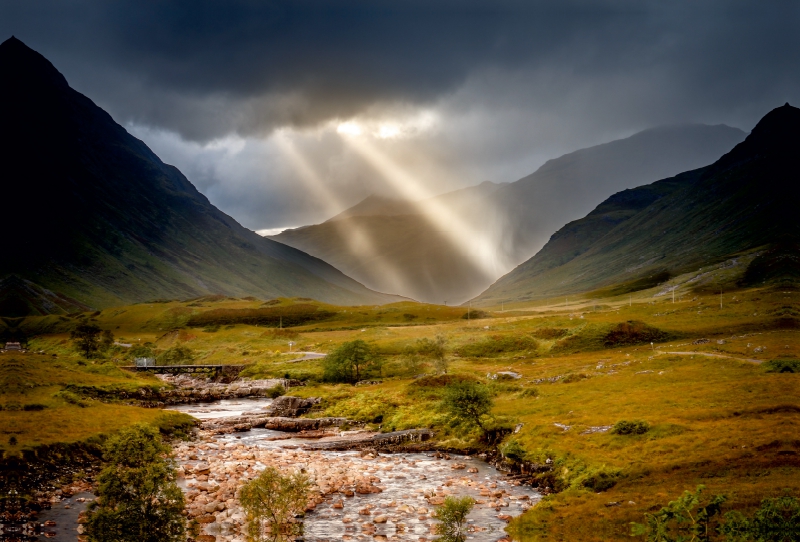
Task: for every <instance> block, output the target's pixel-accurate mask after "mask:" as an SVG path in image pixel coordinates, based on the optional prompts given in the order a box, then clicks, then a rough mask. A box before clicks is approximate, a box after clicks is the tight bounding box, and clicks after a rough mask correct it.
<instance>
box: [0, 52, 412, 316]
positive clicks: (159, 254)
mask: <svg viewBox="0 0 800 542" xmlns="http://www.w3.org/2000/svg"><path fill="white" fill-rule="evenodd" d="M0 73H2V74H3V84H2V85H0V160H1V161H2V164H3V175H2V193H3V210H2V212H0V227H2V231H3V232H4V233H5V236H4V238H5V243H4V247H3V253H4V254H3V257H2V258H0V300H5V303H4V306H3V310H4V311H9V314H4V316H15V315H20V314H29V313H36V312H41V313H47V312H60V311H63V310H68V308H69V306H73V307H74V306H92V307H107V306H111V305H115V304H124V303H133V302H140V301H145V300H149V299H154V298H190V297H194V296H201V295H206V294H211V293H214V294H223V295H230V296H256V297H261V298H272V297H277V296H289V297H290V296H304V297H312V298H315V299H318V300H320V301H326V302H330V303H338V304H362V303H369V304H375V303H384V302H389V301H394V300H397V298H396V297H395V296H390V295H385V294H381V293H378V292H375V291H372V290H369V289H368V288H366V287H364V286H363V285H362V284H360V283H358V282H356V281H355V280H353V279H351V278H349V277H347V276H346V275H344V274H342V273H341V272H340V271H338V270H337V269H335V268H334V267H332V266H330V265H329V264H327V263H325V262H323V261H322V260H319V259H318V258H315V257H312V256H309V255H308V254H305V253H304V252H301V251H299V250H297V249H294V248H291V247H288V246H285V245H282V244H280V243H277V242H275V241H272V240H270V239H264V238H262V237H261V236H259V235H257V234H255V233H254V232H252V231H250V230H247V229H245V228H244V227H242V226H241V225H239V224H238V223H237V222H236V221H235V220H234V219H232V218H231V217H229V216H227V215H226V214H224V213H222V212H221V211H219V210H218V209H217V208H216V207H214V206H213V205H211V203H210V202H209V201H208V199H207V198H206V197H205V196H203V195H202V194H200V193H199V192H198V191H197V190H196V189H195V187H194V186H192V184H191V183H190V182H189V181H188V180H187V179H186V177H184V176H183V175H182V174H181V172H180V171H178V170H177V169H176V168H175V167H173V166H170V165H167V164H164V163H163V162H162V161H161V160H160V159H159V158H158V157H157V156H156V155H155V154H154V153H153V152H152V151H151V150H150V149H149V148H148V147H147V146H146V145H145V144H144V143H143V142H142V141H140V140H138V139H136V138H135V137H133V136H131V135H130V134H129V133H128V132H126V131H125V129H124V128H123V127H122V126H120V125H119V124H117V123H116V122H114V120H113V119H112V118H111V117H110V116H109V115H108V114H107V113H106V112H105V111H103V110H102V109H100V108H99V107H98V106H96V105H95V104H94V103H93V102H92V101H91V100H90V99H89V98H87V97H86V96H84V95H82V94H80V93H79V92H77V91H75V90H73V89H72V88H70V87H69V85H68V84H67V81H66V79H65V78H64V77H63V76H62V75H61V74H60V73H59V72H58V71H57V70H56V69H55V68H54V67H53V66H52V64H50V62H48V61H47V60H46V59H45V58H44V57H42V56H41V55H40V54H38V53H36V52H35V51H33V50H31V49H30V48H28V47H27V46H26V45H24V44H23V43H22V42H21V41H19V40H17V39H15V38H10V39H8V40H7V41H5V42H3V43H2V44H0ZM45 290H46V292H45V293H43V291H45ZM34 292H35V293H34Z"/></svg>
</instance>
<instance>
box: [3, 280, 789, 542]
mask: <svg viewBox="0 0 800 542" xmlns="http://www.w3.org/2000/svg"><path fill="white" fill-rule="evenodd" d="M657 290H658V288H655V289H652V290H650V291H644V292H638V293H635V294H631V295H627V294H626V295H624V296H618V297H612V298H602V299H597V298H590V297H588V296H587V297H581V298H578V297H575V298H570V299H567V300H551V301H550V302H549V303H545V302H537V303H535V304H528V305H523V304H519V305H514V306H512V307H507V306H506V307H504V308H505V309H506V310H504V311H499V310H496V311H495V312H491V313H490V314H491V315H492V317H491V318H484V319H479V320H470V321H465V320H463V319H462V318H461V317H462V316H463V313H464V312H465V310H464V309H463V308H454V307H439V306H434V305H424V304H415V303H402V304H396V305H389V306H385V307H374V306H370V307H333V306H329V305H320V306H321V307H323V308H324V310H326V311H329V312H331V313H333V316H331V317H329V318H327V319H326V320H324V321H315V322H311V323H309V324H308V325H305V326H298V327H294V328H292V329H291V330H289V331H280V330H278V331H276V330H275V329H274V328H264V327H263V326H254V325H220V326H210V327H209V326H207V327H205V328H196V327H187V326H186V322H187V321H188V318H189V317H190V316H191V315H192V314H195V313H196V312H198V311H204V310H207V309H210V308H212V307H213V308H243V309H253V308H257V307H259V306H262V305H263V302H261V301H257V300H231V299H221V300H212V301H194V302H180V303H179V302H170V303H153V304H141V305H134V306H131V307H121V308H118V309H109V310H105V311H102V312H100V313H99V314H95V315H93V316H89V317H90V318H94V320H95V321H96V322H97V323H98V325H100V326H101V327H103V328H105V329H111V330H112V331H113V332H114V333H115V334H116V335H117V336H118V337H121V339H120V340H122V341H123V342H128V343H135V344H138V343H145V342H151V343H153V344H154V345H155V346H156V347H157V348H168V347H169V346H172V345H175V344H183V345H185V346H188V347H189V348H191V349H192V350H193V351H194V352H195V362H198V363H233V364H241V363H248V364H251V366H250V367H249V368H248V370H247V373H245V374H246V375H249V376H251V377H262V376H284V375H286V374H289V375H291V376H293V377H301V378H304V379H306V380H307V385H306V386H305V387H301V388H295V389H293V390H292V391H291V393H293V394H297V395H304V396H312V395H316V396H321V397H323V398H324V402H323V411H322V412H321V413H320V414H327V415H337V416H347V417H350V418H353V419H357V420H360V421H364V422H367V423H369V424H371V425H372V426H373V427H375V428H378V427H380V428H381V430H384V431H386V430H393V429H405V428H410V427H420V426H428V427H433V428H434V429H436V430H437V431H438V435H439V438H440V439H441V441H442V444H443V445H446V446H449V447H456V448H457V447H461V448H467V447H472V446H475V445H476V443H477V437H478V433H477V432H476V431H474V430H468V429H467V428H464V427H453V426H451V425H450V424H449V422H448V420H447V417H446V415H445V414H444V413H443V412H441V409H440V397H441V391H442V389H441V388H440V387H436V386H419V385H417V384H415V380H414V379H413V378H412V377H411V376H412V375H411V374H410V372H409V365H408V364H407V363H406V361H405V359H404V356H403V352H404V350H405V349H406V348H407V347H409V346H412V347H413V345H414V344H415V342H416V341H417V340H418V339H421V338H433V337H434V336H435V335H437V334H443V335H445V336H446V337H447V338H448V341H449V348H450V351H451V357H450V360H451V362H450V369H449V370H450V372H451V373H456V374H464V375H470V376H472V377H474V378H476V379H478V380H482V381H486V375H487V373H495V372H497V371H504V370H510V371H515V372H517V373H519V374H521V375H522V378H521V379H520V380H515V381H510V382H509V381H507V382H497V381H490V382H489V384H490V385H491V387H492V389H493V390H494V393H495V407H494V410H493V415H494V416H495V417H496V419H498V420H500V421H501V422H502V423H506V424H516V423H522V424H523V426H522V429H521V431H520V432H519V433H518V434H516V435H513V440H514V441H515V448H514V449H515V451H516V452H515V453H517V454H518V453H519V449H520V448H521V449H522V450H523V453H524V456H525V458H526V459H528V460H532V461H544V460H545V459H547V458H550V459H552V460H553V461H554V462H555V465H556V469H555V471H554V477H553V479H552V480H551V482H552V483H553V484H555V485H557V486H558V489H561V491H560V492H558V493H555V494H553V495H550V496H548V497H547V498H546V499H545V500H544V501H543V502H542V503H541V504H540V505H538V506H537V507H535V508H534V509H532V510H531V511H530V512H528V513H527V514H525V515H524V516H523V517H522V518H520V519H518V520H516V521H514V522H513V523H512V530H514V532H516V533H517V536H518V538H520V539H523V540H537V539H539V538H548V539H578V538H579V539H582V540H609V539H616V538H618V539H620V540H622V539H627V538H628V533H629V529H628V523H629V522H630V521H641V519H642V516H643V514H644V513H645V512H647V511H648V510H652V509H654V508H655V507H660V506H661V505H663V504H665V503H666V502H667V501H669V500H671V499H673V498H674V497H676V496H678V495H679V494H680V493H681V492H682V491H683V490H685V489H694V487H696V486H697V485H698V484H705V485H706V486H707V487H708V492H710V493H725V494H727V495H728V497H729V499H730V500H729V503H728V504H727V505H726V506H727V507H728V508H741V509H751V508H753V507H755V506H757V504H758V502H759V501H760V500H761V499H762V498H764V497H768V496H776V495H779V494H782V493H783V492H784V491H788V492H789V493H790V494H793V495H798V494H800V440H799V439H798V437H797V435H798V434H800V414H799V413H800V400H798V394H799V392H800V375H798V374H796V373H774V372H773V373H770V372H767V371H766V370H765V369H766V368H765V367H762V366H761V365H759V364H758V363H754V362H753V361H748V360H757V361H758V360H760V361H767V360H771V359H775V358H785V359H790V358H800V340H798V338H800V335H799V334H798V330H797V329H796V328H795V327H793V326H795V325H796V319H795V318H794V316H793V315H796V313H797V307H798V300H797V296H798V293H797V292H795V291H788V292H787V291H783V290H776V289H771V290H770V289H751V290H737V291H730V292H727V293H723V295H722V307H721V308H720V296H719V294H702V293H697V292H690V291H688V290H681V291H679V292H678V293H677V295H676V299H675V303H673V302H672V297H671V293H667V294H664V295H660V296H659V295H657V294H658V293H659V292H658V291H657ZM295 302H302V303H309V301H308V300H300V301H293V300H278V302H277V303H278V304H287V305H290V304H292V303H295ZM269 306H275V303H274V302H273V303H271V304H270V305H269ZM499 308H500V307H495V309H499ZM47 318H49V319H51V320H52V319H53V318H54V317H47ZM77 319H78V317H77V316H76V317H73V318H68V319H59V320H58V322H56V323H55V324H48V325H50V326H51V327H50V328H49V330H44V329H42V328H44V327H47V326H46V325H45V324H46V322H44V321H45V320H47V319H41V321H38V322H37V321H35V319H33V320H31V321H28V322H27V323H26V324H25V325H26V326H27V328H28V329H32V330H33V329H37V328H38V329H41V330H42V331H45V332H43V333H40V334H39V335H38V336H37V337H36V338H35V339H33V340H32V341H31V348H32V349H34V350H38V349H42V350H44V351H46V352H47V354H52V353H57V354H59V357H58V358H57V361H56V359H54V358H52V357H45V356H39V357H36V356H32V355H27V357H22V358H20V359H24V360H25V361H24V363H25V367H26V368H27V369H26V371H28V372H25V373H24V374H25V376H24V381H25V382H26V383H27V382H29V381H31V379H32V378H44V376H43V375H44V374H46V375H47V378H53V379H55V380H57V381H58V383H50V384H47V385H40V386H37V387H36V388H33V389H31V390H30V391H29V392H26V393H28V394H29V395H27V396H26V397H25V398H24V399H21V398H19V397H20V396H17V398H15V399H13V401H16V402H18V403H23V402H25V401H28V402H46V401H50V402H51V403H52V407H51V408H47V409H45V410H42V411H36V412H25V411H13V412H10V411H5V410H4V411H3V412H0V415H2V416H4V420H12V419H13V420H14V423H15V424H17V427H23V426H24V427H27V428H29V431H30V433H24V432H23V433H20V434H21V435H25V434H27V435H29V436H27V437H25V438H26V439H27V440H28V442H43V441H45V440H47V439H59V438H75V436H76V435H78V434H81V435H83V434H88V433H91V432H92V431H104V430H108V429H110V428H111V427H112V426H113V425H114V424H121V423H123V422H124V423H127V419H126V418H124V416H123V413H128V414H126V415H127V416H129V417H130V419H131V420H132V419H133V418H136V417H137V416H141V417H146V416H157V415H158V414H159V413H158V412H157V411H141V410H140V409H134V408H133V407H122V406H116V405H103V404H99V403H98V404H95V403H92V404H91V405H90V406H89V407H85V408H82V407H80V406H75V405H72V404H68V403H64V402H59V401H61V399H56V398H54V396H55V395H56V394H57V390H58V389H59V388H58V386H64V383H66V382H68V381H71V380H75V381H80V382H83V383H86V382H94V383H97V384H98V385H110V384H111V382H110V381H108V380H107V379H114V382H115V384H114V385H122V384H121V382H127V383H129V384H130V385H148V384H149V383H151V381H149V380H148V379H144V378H140V377H138V376H137V377H129V378H127V379H126V377H124V376H119V375H117V374H114V375H111V376H108V375H104V374H99V373H102V372H103V371H108V372H113V370H114V369H113V367H111V368H109V366H107V365H106V366H102V367H105V369H97V368H95V369H93V367H98V365H91V361H89V362H88V363H89V364H88V365H86V366H77V365H70V364H77V361H78V358H79V356H77V354H75V353H74V351H73V350H72V347H71V345H70V344H69V341H68V336H67V335H66V333H67V331H68V328H69V326H70V325H74V322H75V321H77ZM628 322H634V323H633V324H630V325H628V324H627V323H628ZM620 324H625V326H622V327H620ZM59 326H60V327H59ZM620 329H623V330H624V334H623V335H624V337H625V340H623V341H619V340H618V338H619V337H620V336H621V335H620V333H619V330H620ZM637 330H638V331H637ZM637 333H641V336H638V335H637ZM653 333H663V335H656V336H660V337H662V338H663V339H664V340H661V341H659V342H656V341H653V342H654V343H655V344H653V345H652V346H651V344H650V342H649V340H648V338H650V337H652V336H653ZM637 337H638V339H640V340H637ZM355 338H359V339H364V340H366V341H368V342H371V343H373V344H374V345H375V346H376V347H377V348H378V349H379V350H380V351H381V352H382V353H383V354H384V360H385V361H384V366H383V369H382V373H381V374H380V375H379V377H380V378H379V379H380V380H382V383H380V384H377V385H370V386H363V387H361V386H359V387H353V386H346V385H328V384H322V383H319V382H318V378H319V376H320V375H321V372H322V371H321V363H322V362H321V361H320V360H308V361H300V362H298V361H296V359H297V358H298V357H299V356H298V355H297V354H296V353H295V352H289V349H290V347H289V344H288V342H289V341H290V340H291V341H293V342H294V343H295V344H294V345H293V346H292V347H291V348H292V350H293V351H298V350H300V351H304V350H314V351H318V352H327V351H330V350H332V349H333V348H335V347H336V346H337V345H339V344H341V343H343V342H345V341H348V340H353V339H355ZM700 339H707V341H699V340H700ZM615 341H616V342H615ZM670 352H681V354H671V353H670ZM686 352H688V354H684V353H686ZM703 354H713V356H706V355H703ZM6 355H7V354H6ZM106 357H107V358H109V359H110V360H113V359H114V358H117V359H118V360H119V361H117V362H113V361H112V362H111V363H115V364H117V365H124V364H126V363H129V361H127V360H126V359H125V349H123V348H117V349H116V350H113V351H112V352H110V353H108V354H107V355H106ZM4 359H5V358H4ZM95 363H99V362H97V361H96V362H95ZM37 364H41V367H42V369H41V372H40V373H37V374H39V376H36V374H32V373H30V371H31V370H33V369H31V367H33V366H36V365H37ZM54 364H63V367H62V369H59V370H60V371H64V373H63V376H61V377H58V378H56V376H55V375H58V374H61V373H58V372H57V371H51V370H48V369H45V367H54ZM426 371H427V372H431V371H432V369H431V366H430V365H428V366H427V367H426V366H424V365H423V367H422V368H421V369H416V372H426ZM51 375H52V376H51ZM556 377H561V378H556ZM120 379H121V380H120ZM531 390H536V392H533V391H531ZM10 400H11V399H8V398H6V397H5V396H4V398H3V401H5V402H8V401H10ZM116 409H119V410H116ZM127 409H130V410H127ZM57 411H61V412H62V414H59V416H61V417H60V418H59V419H60V420H65V421H69V420H72V421H71V422H70V424H71V425H67V427H71V429H69V430H68V431H67V430H66V429H63V431H67V433H68V434H66V433H64V434H62V433H58V431H62V429H54V431H56V432H54V433H52V434H50V430H44V428H45V427H50V426H51V425H55V424H54V422H52V421H47V422H46V420H53V419H54V418H52V417H50V416H52V415H53V414H55V412H57ZM92 413H96V414H97V416H93V415H91V414H92ZM102 419H105V420H107V424H106V425H103V424H102V423H101V422H99V421H98V420H102ZM23 420H25V421H23ZM620 420H644V421H646V422H648V423H649V424H650V426H651V428H650V430H649V431H648V432H647V433H645V434H643V435H627V436H625V435H614V434H611V433H610V432H589V430H590V428H593V427H599V426H609V425H612V424H614V423H616V422H618V421H620ZM112 422H113V423H112ZM65 423H66V422H65ZM555 424H561V425H563V426H569V430H566V431H565V430H564V429H563V428H562V427H561V426H557V425H555ZM5 425H6V422H5V421H4V427H5ZM609 480H610V481H611V483H613V484H614V485H613V487H610V488H609V489H606V490H605V491H602V492H597V491H595V490H594V489H591V488H592V487H594V488H598V487H606V486H607V485H609V484H608V483H606V482H607V481H609ZM609 503H619V505H613V506H608V504H609Z"/></svg>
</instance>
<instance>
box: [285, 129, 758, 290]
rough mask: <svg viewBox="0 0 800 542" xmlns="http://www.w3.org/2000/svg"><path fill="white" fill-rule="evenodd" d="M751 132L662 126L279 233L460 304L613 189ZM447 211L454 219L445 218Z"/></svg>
mask: <svg viewBox="0 0 800 542" xmlns="http://www.w3.org/2000/svg"><path fill="white" fill-rule="evenodd" d="M745 135H746V134H745V133H744V132H743V131H741V130H739V129H736V128H731V127H729V126H725V125H716V126H707V125H703V124H681V125H674V126H663V127H659V128H654V129H650V130H645V131H643V132H639V133H637V134H634V135H632V136H630V137H628V138H625V139H620V140H617V141H612V142H610V143H605V144H602V145H597V146H594V147H590V148H587V149H581V150H578V151H575V152H572V153H569V154H566V155H564V156H561V157H560V158H556V159H553V160H550V161H548V162H547V163H545V164H544V165H543V166H542V167H540V168H539V169H538V170H536V172H534V173H533V174H531V175H528V176H527V177H524V178H522V179H520V180H518V181H516V182H514V183H508V184H492V183H488V182H486V183H483V184H481V185H478V186H477V187H470V188H467V189H463V190H457V191H455V192H450V193H447V194H443V195H441V196H437V197H436V198H432V199H431V200H427V201H424V202H409V201H401V200H394V199H390V198H382V197H376V196H370V197H369V198H367V199H365V200H364V201H362V202H360V203H358V204H357V205H355V206H353V207H351V208H350V209H348V210H346V211H344V212H342V213H340V214H339V215H337V216H335V217H333V218H331V219H330V220H328V221H326V222H324V223H322V224H317V225H313V226H305V227H302V228H297V229H294V230H287V231H285V232H283V233H281V234H279V235H277V236H274V237H272V239H275V240H277V241H280V242H282V243H285V244H287V245H290V246H293V247H295V248H298V249H300V250H303V251H305V252H308V253H309V254H313V255H314V256H318V257H320V258H322V259H323V260H325V261H327V262H330V263H331V264H333V265H335V266H336V267H337V268H339V269H341V270H342V271H344V272H345V273H347V274H348V275H350V276H352V277H354V278H355V279H357V280H359V281H361V282H363V283H364V284H366V285H367V286H369V287H370V288H374V289H377V290H382V291H391V292H396V293H399V294H402V295H406V296H409V297H412V298H414V299H418V300H420V301H429V302H436V303H442V302H443V301H444V300H449V301H450V302H453V303H461V302H463V301H466V300H467V299H470V298H471V297H473V296H475V295H478V294H479V293H480V292H482V291H484V290H485V289H486V288H488V287H489V286H490V285H491V284H492V283H493V282H494V281H495V280H497V278H498V277H500V276H501V275H503V274H504V273H507V272H509V271H511V270H512V269H513V268H514V266H516V265H518V264H519V263H521V262H524V261H525V260H527V259H528V258H530V257H531V256H532V255H533V254H535V253H536V252H537V251H538V250H539V249H540V248H541V247H542V246H543V245H544V244H545V243H546V242H547V240H548V237H549V236H550V234H551V233H552V232H553V231H555V230H556V229H557V228H559V227H560V226H562V225H563V224H564V223H565V222H568V221H570V220H574V219H577V218H580V217H581V216H584V215H585V214H586V213H588V212H589V211H591V210H592V209H593V208H594V207H595V206H596V205H597V204H598V203H600V202H601V201H603V199H604V198H605V197H607V196H608V194H611V193H614V192H617V191H619V190H622V189H626V188H632V187H635V186H638V185H641V184H643V183H646V182H652V181H656V180H658V179H661V178H664V177H667V176H670V175H675V174H677V173H680V172H681V171H686V170H690V169H695V168H698V167H701V166H704V165H706V164H709V163H711V162H713V161H714V160H716V159H717V158H719V157H720V156H721V155H722V154H723V153H725V152H727V151H729V150H730V149H731V148H733V146H734V145H736V144H737V143H739V142H741V141H742V140H743V139H744V137H745ZM442 209H445V210H446V211H447V212H448V213H449V215H450V216H451V217H452V220H444V221H443V220H442V214H443V213H442ZM443 222H444V225H443Z"/></svg>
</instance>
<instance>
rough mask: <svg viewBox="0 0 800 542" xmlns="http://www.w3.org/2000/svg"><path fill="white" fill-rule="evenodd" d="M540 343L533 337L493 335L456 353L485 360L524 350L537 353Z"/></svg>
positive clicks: (465, 346)
mask: <svg viewBox="0 0 800 542" xmlns="http://www.w3.org/2000/svg"><path fill="white" fill-rule="evenodd" d="M538 347H539V343H538V342H536V339H534V338H533V337H528V336H526V335H493V336H491V337H489V338H487V339H484V340H482V341H477V342H474V343H469V344H465V345H463V346H461V347H459V348H458V349H457V350H456V351H457V352H458V354H459V355H460V356H464V357H470V358H485V357H491V356H497V355H500V354H503V353H506V352H520V351H523V350H530V351H534V352H535V351H536V349H537V348H538Z"/></svg>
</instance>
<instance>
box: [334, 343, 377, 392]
mask: <svg viewBox="0 0 800 542" xmlns="http://www.w3.org/2000/svg"><path fill="white" fill-rule="evenodd" d="M322 367H323V375H322V378H323V380H325V381H326V382H349V383H351V384H352V383H355V382H358V381H359V380H361V379H362V377H364V376H365V375H366V374H368V373H370V372H371V371H374V370H376V369H380V357H379V356H378V353H377V352H376V351H375V349H374V348H373V347H372V346H371V345H369V344H367V343H366V342H364V341H362V340H361V339H356V340H355V341H349V342H346V343H344V344H342V345H341V346H340V347H339V348H337V349H336V350H334V351H333V352H331V353H330V354H328V355H327V356H325V358H324V360H323V362H322Z"/></svg>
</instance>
